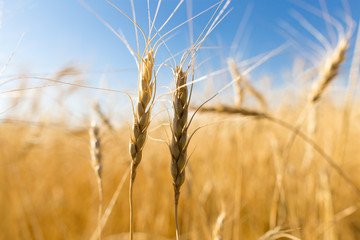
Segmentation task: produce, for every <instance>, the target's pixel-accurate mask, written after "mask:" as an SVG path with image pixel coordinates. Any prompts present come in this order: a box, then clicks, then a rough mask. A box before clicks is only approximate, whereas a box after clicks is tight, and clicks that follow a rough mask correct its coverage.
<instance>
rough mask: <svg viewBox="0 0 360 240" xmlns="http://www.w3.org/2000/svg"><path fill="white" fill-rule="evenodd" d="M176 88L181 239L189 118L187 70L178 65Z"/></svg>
mask: <svg viewBox="0 0 360 240" xmlns="http://www.w3.org/2000/svg"><path fill="white" fill-rule="evenodd" d="M174 77H175V86H176V90H175V91H174V93H173V111H174V116H173V121H172V125H171V130H172V141H171V145H170V153H171V175H172V177H173V187H174V195H175V227H176V239H177V240H179V239H180V231H179V224H178V214H177V209H178V203H179V197H180V188H181V185H182V184H183V183H184V181H185V166H186V162H187V146H188V140H187V137H188V135H187V130H188V129H187V127H188V125H187V119H188V109H189V102H188V100H189V99H188V95H189V93H188V87H187V85H186V81H187V71H186V72H184V71H183V70H182V69H181V67H179V66H177V67H176V69H175V71H174Z"/></svg>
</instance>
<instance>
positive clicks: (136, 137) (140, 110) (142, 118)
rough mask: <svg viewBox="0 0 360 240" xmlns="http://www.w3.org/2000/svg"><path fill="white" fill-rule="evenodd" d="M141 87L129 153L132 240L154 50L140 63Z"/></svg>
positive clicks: (152, 91)
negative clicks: (133, 195)
mask: <svg viewBox="0 0 360 240" xmlns="http://www.w3.org/2000/svg"><path fill="white" fill-rule="evenodd" d="M139 65H140V66H139V75H140V76H139V85H138V91H139V94H138V101H137V103H136V108H135V110H134V123H133V126H132V130H131V138H130V144H129V151H130V155H131V159H132V160H131V166H130V169H131V170H130V189H129V202H130V239H133V225H134V222H133V205H132V192H133V184H134V181H135V177H136V169H137V167H138V165H139V164H140V162H141V159H142V151H143V148H144V145H145V141H146V136H147V130H148V127H149V124H150V118H151V110H152V105H153V100H154V94H155V81H154V80H152V75H153V68H154V57H153V50H152V49H150V50H149V51H148V52H147V54H146V56H145V58H144V59H143V60H142V62H141V63H139Z"/></svg>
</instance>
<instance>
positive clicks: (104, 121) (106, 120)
mask: <svg viewBox="0 0 360 240" xmlns="http://www.w3.org/2000/svg"><path fill="white" fill-rule="evenodd" d="M94 110H95V112H96V113H97V114H98V116H99V117H100V119H101V122H102V124H104V125H105V126H106V127H107V128H108V130H111V131H113V130H114V127H113V125H112V124H111V122H110V119H109V118H108V117H106V116H105V114H104V113H103V111H102V110H101V108H100V104H99V102H97V101H96V102H95V103H94Z"/></svg>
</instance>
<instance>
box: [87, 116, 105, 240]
mask: <svg viewBox="0 0 360 240" xmlns="http://www.w3.org/2000/svg"><path fill="white" fill-rule="evenodd" d="M89 135H90V154H91V164H92V167H93V168H94V170H95V173H96V177H97V182H98V191H99V210H98V225H99V226H100V227H99V228H98V239H101V231H102V229H101V223H100V221H101V214H102V207H103V187H102V164H103V163H102V150H101V138H100V129H99V127H98V126H97V124H96V122H95V121H92V122H91V127H90V129H89Z"/></svg>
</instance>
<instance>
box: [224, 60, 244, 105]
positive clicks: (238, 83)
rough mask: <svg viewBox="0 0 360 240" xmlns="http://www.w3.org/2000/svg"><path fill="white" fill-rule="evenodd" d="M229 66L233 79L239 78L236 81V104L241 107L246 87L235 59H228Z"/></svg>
mask: <svg viewBox="0 0 360 240" xmlns="http://www.w3.org/2000/svg"><path fill="white" fill-rule="evenodd" d="M228 66H229V70H230V73H231V77H232V79H237V81H235V82H234V94H235V99H234V101H235V106H236V107H238V108H241V105H242V103H243V101H244V88H243V86H242V85H241V77H239V76H240V73H239V71H238V70H237V68H236V65H235V62H234V60H233V59H228Z"/></svg>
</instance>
